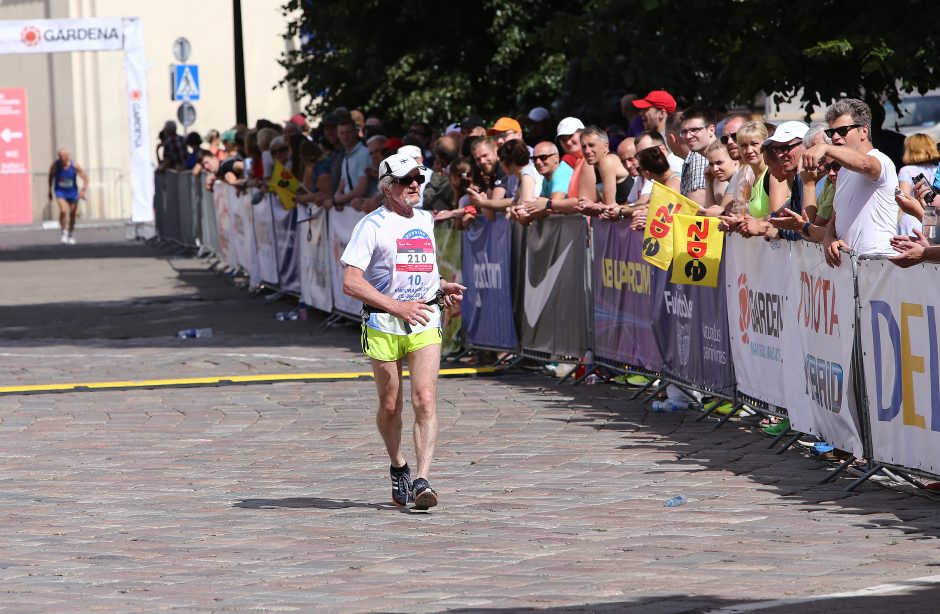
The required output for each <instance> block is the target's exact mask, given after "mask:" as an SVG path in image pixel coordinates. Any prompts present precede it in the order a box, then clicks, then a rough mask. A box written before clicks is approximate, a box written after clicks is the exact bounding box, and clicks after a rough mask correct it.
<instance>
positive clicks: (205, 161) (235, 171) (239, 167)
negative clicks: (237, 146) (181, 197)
mask: <svg viewBox="0 0 940 614" xmlns="http://www.w3.org/2000/svg"><path fill="white" fill-rule="evenodd" d="M196 159H197V160H198V162H199V164H200V165H201V166H202V170H203V171H205V172H206V188H207V189H209V190H210V191H211V190H212V188H213V185H214V184H215V182H216V181H217V180H218V181H224V182H225V183H228V184H230V185H234V186H241V185H244V178H243V173H244V170H245V161H244V160H242V159H241V158H239V157H238V156H232V157H230V158H226V159H225V160H224V161H222V162H219V159H218V158H216V157H215V156H213V155H212V153H211V152H209V151H206V150H202V151H200V152H199V153H198V154H197V158H196Z"/></svg>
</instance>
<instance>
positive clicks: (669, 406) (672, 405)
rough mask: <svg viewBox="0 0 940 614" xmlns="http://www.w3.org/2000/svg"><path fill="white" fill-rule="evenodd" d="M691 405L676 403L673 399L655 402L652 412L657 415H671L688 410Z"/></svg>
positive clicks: (681, 402)
mask: <svg viewBox="0 0 940 614" xmlns="http://www.w3.org/2000/svg"><path fill="white" fill-rule="evenodd" d="M688 408H689V404H688V403H686V402H685V401H674V400H672V399H666V400H665V401H653V407H652V410H653V411H654V412H655V413H658V414H661V413H669V412H673V411H680V410H683V409H688Z"/></svg>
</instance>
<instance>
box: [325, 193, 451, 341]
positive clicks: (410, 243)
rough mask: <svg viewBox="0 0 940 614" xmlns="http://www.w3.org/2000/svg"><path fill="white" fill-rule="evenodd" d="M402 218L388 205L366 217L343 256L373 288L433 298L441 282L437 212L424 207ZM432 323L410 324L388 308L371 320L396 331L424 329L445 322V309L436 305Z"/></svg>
mask: <svg viewBox="0 0 940 614" xmlns="http://www.w3.org/2000/svg"><path fill="white" fill-rule="evenodd" d="M412 211H413V212H414V215H412V216H411V217H402V216H401V215H399V214H397V213H395V212H393V211H391V210H389V209H388V208H386V207H379V208H378V209H376V210H375V211H373V212H372V213H370V214H369V215H367V216H365V217H364V218H362V219H361V220H359V223H358V224H356V227H355V228H354V229H353V233H352V239H350V241H349V243H348V244H347V245H346V249H345V251H343V256H342V257H341V258H340V262H342V263H343V264H344V265H345V266H352V267H356V268H357V269H361V270H362V271H363V272H364V273H365V274H364V275H363V278H364V279H365V280H366V281H368V282H369V283H370V284H372V287H373V288H375V289H376V290H378V291H379V292H381V293H382V294H384V295H386V296H389V297H391V298H393V299H395V300H396V301H402V302H404V301H428V300H431V299H433V298H434V296H435V294H437V291H438V289H439V288H440V287H441V280H440V276H439V275H438V271H437V246H436V245H435V243H434V216H433V215H431V213H429V212H427V211H425V210H423V209H412ZM428 316H429V317H430V321H429V322H428V323H427V324H417V325H414V326H411V325H409V324H407V323H406V322H405V321H404V320H402V319H401V318H398V317H396V316H393V315H391V314H389V313H373V314H371V315H370V316H369V320H368V321H367V322H366V325H367V326H369V327H370V328H374V329H376V330H380V331H382V332H385V333H392V334H394V335H408V334H411V333H420V332H421V331H424V330H427V329H429V328H434V327H440V325H441V312H440V309H439V308H437V307H433V308H432V310H431V311H430V312H428Z"/></svg>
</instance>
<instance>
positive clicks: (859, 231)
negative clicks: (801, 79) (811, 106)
mask: <svg viewBox="0 0 940 614" xmlns="http://www.w3.org/2000/svg"><path fill="white" fill-rule="evenodd" d="M826 122H827V123H828V124H829V129H828V130H826V135H827V136H828V137H829V138H831V139H832V145H827V144H825V143H821V144H819V145H815V146H813V147H811V148H810V149H808V150H807V151H806V152H805V153H804V154H803V166H804V167H810V168H822V167H823V165H824V164H825V160H826V156H828V157H830V158H832V159H833V160H834V161H835V162H838V163H839V164H840V165H841V166H842V170H841V171H839V181H838V183H837V184H836V194H835V198H834V202H833V219H832V223H831V224H829V225H828V226H827V227H826V229H827V233H826V237H825V239H824V240H823V245H824V247H825V249H826V261H827V262H828V263H829V265H830V266H839V265H840V264H841V263H842V255H841V250H843V249H851V250H854V251H855V252H856V253H857V254H859V255H864V254H891V253H893V251H892V248H891V239H892V238H893V237H894V234H895V232H894V231H895V228H896V227H897V220H898V204H897V202H896V201H895V200H894V191H895V189H897V187H898V174H897V171H896V170H895V167H894V163H893V162H891V160H890V159H889V158H888V156H886V155H885V154H883V153H881V152H880V151H878V150H877V149H875V148H874V147H872V144H871V140H870V137H869V135H870V133H871V111H870V110H869V108H868V105H867V104H865V103H864V102H862V101H861V100H856V99H853V98H845V99H842V100H839V101H838V102H836V103H835V104H833V105H832V106H830V107H829V109H828V110H827V111H826Z"/></svg>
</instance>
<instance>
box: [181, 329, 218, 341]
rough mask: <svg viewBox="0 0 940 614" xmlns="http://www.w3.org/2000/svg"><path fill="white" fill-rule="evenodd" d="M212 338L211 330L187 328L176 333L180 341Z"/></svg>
mask: <svg viewBox="0 0 940 614" xmlns="http://www.w3.org/2000/svg"><path fill="white" fill-rule="evenodd" d="M211 336H212V329H211V328H187V329H186V330H181V331H180V332H178V333H176V337H177V338H178V339H196V338H205V337H211Z"/></svg>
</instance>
